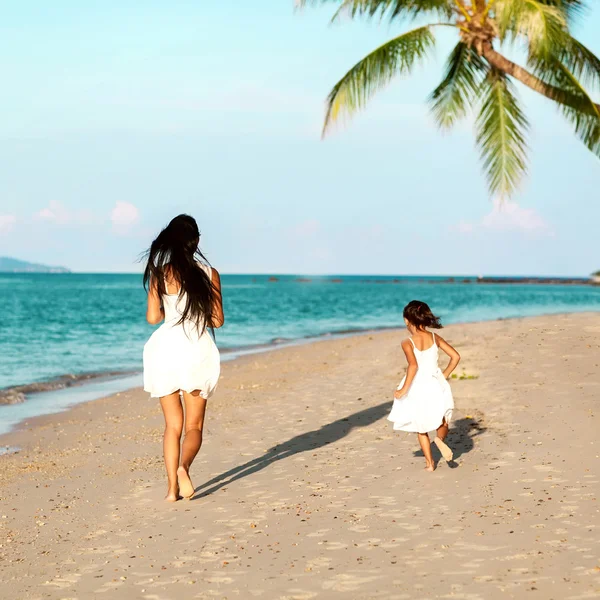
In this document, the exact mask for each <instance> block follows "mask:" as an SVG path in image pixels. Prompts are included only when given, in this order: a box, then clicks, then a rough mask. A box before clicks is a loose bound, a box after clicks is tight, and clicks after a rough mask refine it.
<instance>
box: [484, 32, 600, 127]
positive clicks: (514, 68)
mask: <svg viewBox="0 0 600 600" xmlns="http://www.w3.org/2000/svg"><path fill="white" fill-rule="evenodd" d="M482 54H483V57H484V58H485V59H486V60H487V61H488V62H489V63H490V65H492V67H495V68H496V69H498V70H499V71H502V72H503V73H506V74H507V75H510V76H511V77H514V78H515V79H517V80H518V81H520V82H521V83H522V84H523V85H526V86H527V87H528V88H530V89H532V90H533V91H534V92H537V93H538V94H541V95H542V96H545V97H546V98H549V99H550V100H552V101H554V102H558V103H559V104H565V105H567V106H571V107H572V108H575V109H576V110H579V111H581V112H584V113H587V114H592V115H594V116H598V114H600V104H596V103H593V105H594V106H595V107H596V111H594V110H593V109H592V108H591V107H588V106H582V103H581V100H580V99H579V98H577V97H576V96H573V95H572V94H569V93H568V92H565V91H564V90H562V89H561V88H558V87H555V86H553V85H549V84H547V83H544V82H543V81H542V80H541V79H539V78H538V77H536V76H535V75H533V74H532V73H530V72H529V71H528V70H527V69H524V68H523V67H521V66H519V65H517V64H516V63H514V62H512V61H511V60H508V58H506V57H505V56H503V55H502V54H500V53H498V52H496V51H495V50H494V48H493V47H492V43H491V42H485V43H484V44H483V48H482Z"/></svg>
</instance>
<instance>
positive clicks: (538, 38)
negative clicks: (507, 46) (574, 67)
mask: <svg viewBox="0 0 600 600" xmlns="http://www.w3.org/2000/svg"><path fill="white" fill-rule="evenodd" d="M496 23H497V25H498V29H499V33H500V38H501V39H502V40H509V41H510V40H514V39H517V38H522V39H523V40H524V41H525V42H526V43H527V44H528V47H529V53H530V54H532V55H535V56H549V55H550V54H551V53H552V52H553V51H554V50H555V49H556V48H559V47H562V46H564V45H565V43H566V42H567V40H568V38H569V37H570V36H569V33H568V27H567V18H566V15H565V14H564V12H563V11H562V10H561V9H560V8H559V7H557V6H553V5H550V4H545V3H543V2H541V1H540V0H499V1H498V2H497V6H496Z"/></svg>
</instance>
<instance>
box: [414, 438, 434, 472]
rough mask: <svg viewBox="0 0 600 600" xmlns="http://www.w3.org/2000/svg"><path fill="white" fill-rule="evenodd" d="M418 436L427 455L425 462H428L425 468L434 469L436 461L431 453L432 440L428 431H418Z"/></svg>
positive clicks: (427, 469)
mask: <svg viewBox="0 0 600 600" xmlns="http://www.w3.org/2000/svg"><path fill="white" fill-rule="evenodd" d="M417 436H418V438H419V444H420V446H421V450H423V454H424V455H425V462H426V463H427V466H426V467H425V470H426V471H434V470H435V463H434V462H433V456H432V455H431V442H430V441H429V435H428V434H427V433H417Z"/></svg>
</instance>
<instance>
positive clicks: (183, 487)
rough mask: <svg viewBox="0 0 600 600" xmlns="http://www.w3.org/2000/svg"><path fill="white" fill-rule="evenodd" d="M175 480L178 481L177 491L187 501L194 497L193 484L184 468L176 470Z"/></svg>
mask: <svg viewBox="0 0 600 600" xmlns="http://www.w3.org/2000/svg"><path fill="white" fill-rule="evenodd" d="M177 479H178V480H179V491H180V492H181V495H182V496H183V497H184V498H185V499H186V500H189V499H190V498H191V497H192V496H193V495H194V491H195V490H194V484H193V483H192V480H191V479H190V475H189V473H188V472H187V470H186V468H185V467H179V469H177Z"/></svg>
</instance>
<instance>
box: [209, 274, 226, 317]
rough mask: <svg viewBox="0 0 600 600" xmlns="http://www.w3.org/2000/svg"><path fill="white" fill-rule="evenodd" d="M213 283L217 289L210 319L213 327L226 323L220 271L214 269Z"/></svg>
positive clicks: (215, 289)
mask: <svg viewBox="0 0 600 600" xmlns="http://www.w3.org/2000/svg"><path fill="white" fill-rule="evenodd" d="M211 277H212V284H213V289H214V291H215V304H214V306H213V309H212V315H211V319H210V324H211V327H215V328H217V327H222V326H223V323H225V316H224V315H223V296H222V294H221V277H220V275H219V271H217V270H216V269H212V275H211Z"/></svg>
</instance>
